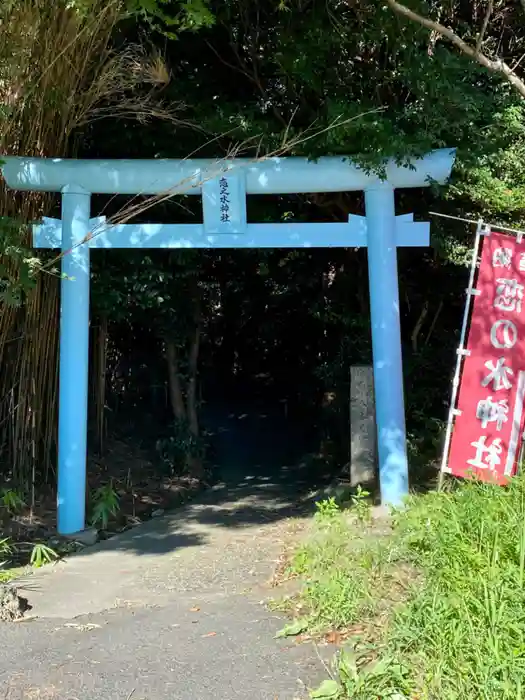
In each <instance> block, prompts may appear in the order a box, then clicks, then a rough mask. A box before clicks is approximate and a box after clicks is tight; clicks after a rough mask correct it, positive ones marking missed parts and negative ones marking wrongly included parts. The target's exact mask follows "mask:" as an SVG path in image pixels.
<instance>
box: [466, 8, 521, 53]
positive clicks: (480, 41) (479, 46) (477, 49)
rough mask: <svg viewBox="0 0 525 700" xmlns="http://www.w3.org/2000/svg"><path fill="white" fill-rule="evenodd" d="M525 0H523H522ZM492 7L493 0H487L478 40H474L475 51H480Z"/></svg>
mask: <svg viewBox="0 0 525 700" xmlns="http://www.w3.org/2000/svg"><path fill="white" fill-rule="evenodd" d="M523 1H524V2H525V0H523ZM493 9H494V0H489V2H488V5H487V11H486V12H485V17H484V18H483V24H482V25H481V30H480V32H479V34H478V40H477V41H476V53H479V52H480V51H481V45H482V43H483V39H484V37H485V32H486V31H487V27H488V26H489V20H490V17H491V15H492V10H493Z"/></svg>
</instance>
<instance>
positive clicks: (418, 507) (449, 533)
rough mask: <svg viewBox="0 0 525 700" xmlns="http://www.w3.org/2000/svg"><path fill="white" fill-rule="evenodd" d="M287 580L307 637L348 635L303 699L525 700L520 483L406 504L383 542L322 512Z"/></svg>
mask: <svg viewBox="0 0 525 700" xmlns="http://www.w3.org/2000/svg"><path fill="white" fill-rule="evenodd" d="M292 569H293V570H294V572H295V573H297V574H299V575H300V576H301V577H302V578H303V580H304V583H305V586H304V590H303V592H302V594H301V597H300V600H299V601H296V602H297V605H298V608H297V609H298V615H299V614H300V615H301V618H305V619H306V620H307V623H308V627H309V629H310V631H311V632H313V633H320V632H322V631H328V630H331V631H333V630H339V631H343V632H345V633H347V634H348V642H347V645H346V651H345V652H344V653H342V655H341V656H340V658H339V661H338V665H337V668H336V669H335V670H334V677H333V679H332V680H331V681H330V683H328V684H325V690H324V691H323V692H324V694H320V695H319V694H317V695H315V694H312V697H319V698H352V699H353V700H373V699H374V698H389V699H391V700H394V698H396V700H399V699H401V698H409V699H410V700H415V699H416V698H417V699H418V700H456V698H457V699H461V700H506V699H508V700H511V699H512V700H525V588H524V583H525V478H523V477H520V478H516V479H514V480H513V482H512V484H511V485H510V486H509V487H508V488H501V487H498V486H494V485H486V484H479V483H472V482H465V483H463V484H461V485H460V486H459V487H457V488H456V489H455V490H453V491H450V492H441V493H431V494H427V495H425V496H417V497H413V498H412V499H411V500H410V501H409V503H408V506H407V508H406V509H405V510H403V511H402V512H397V513H396V514H394V518H393V527H392V531H391V532H390V533H389V534H387V535H386V536H385V534H384V533H381V534H378V533H377V532H375V531H374V528H373V527H365V525H364V522H363V513H362V509H361V513H360V522H356V519H355V517H352V515H351V512H346V513H345V512H337V508H334V507H326V504H325V506H321V507H320V508H319V512H318V515H317V523H316V527H315V532H314V533H313V535H312V536H311V538H310V539H309V540H308V541H307V542H306V543H305V544H304V545H303V546H302V547H301V549H300V550H299V551H298V552H297V553H296V554H295V557H294V560H293V563H292Z"/></svg>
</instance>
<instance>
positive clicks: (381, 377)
mask: <svg viewBox="0 0 525 700" xmlns="http://www.w3.org/2000/svg"><path fill="white" fill-rule="evenodd" d="M3 162H4V165H3V166H2V171H3V175H4V178H5V181H6V183H7V185H8V186H9V187H11V188H13V189H18V190H33V191H41V192H60V193H61V194H62V219H61V220H58V219H44V220H43V222H42V224H39V225H36V226H35V227H34V229H33V244H34V247H35V248H61V250H62V251H63V252H64V253H65V255H64V256H63V257H62V272H63V273H64V278H63V279H62V282H61V311H60V386H59V426H58V498H57V504H58V530H59V532H60V533H62V534H64V535H70V534H74V533H76V532H80V531H81V530H83V529H84V527H85V501H86V498H85V497H86V453H87V403H88V366H89V359H88V357H89V355H88V350H89V283H90V266H89V258H90V249H91V248H316V247H343V248H357V247H366V248H367V249H368V273H369V282H370V310H371V323H372V349H373V366H374V384H375V401H376V422H377V435H378V454H379V479H380V487H381V500H382V502H383V503H384V504H387V505H399V504H400V503H401V502H402V500H403V498H404V497H405V496H406V494H407V493H408V463H407V451H406V432H405V411H404V399H403V368H402V357H401V335H400V322H399V290H398V275H397V247H398V246H427V245H429V228H430V227H429V224H428V223H415V222H414V221H413V216H412V215H411V214H406V215H402V216H396V214H395V205H394V189H395V188H409V187H425V186H427V185H429V184H430V181H431V180H433V181H436V182H439V183H444V182H445V181H446V180H447V179H448V177H449V175H450V172H451V169H452V165H453V162H454V151H453V150H449V149H442V150H438V151H433V152H432V153H429V154H428V155H426V156H425V157H424V158H421V159H419V160H417V161H414V162H413V163H411V164H410V166H405V167H402V166H399V165H397V164H396V163H395V162H393V161H388V162H387V164H386V177H385V179H380V178H379V177H378V176H376V175H375V174H373V173H368V172H366V171H365V170H363V169H362V168H360V167H359V166H357V165H355V164H353V163H352V161H351V160H349V159H347V158H342V157H326V158H320V159H318V160H317V161H310V160H308V159H306V158H280V157H271V158H266V159H261V160H256V161H254V160H249V159H233V160H225V161H213V160H205V159H194V160H191V159H188V160H65V159H53V158H47V159H46V158H24V157H5V158H3ZM349 190H364V192H365V206H366V216H365V217H361V216H350V217H349V220H348V222H341V223H314V224H307V223H275V224H274V223H270V224H249V223H247V220H246V195H247V194H288V193H293V194H299V193H312V192H344V191H349ZM92 193H100V194H129V195H135V194H141V195H157V194H162V193H166V194H169V195H172V194H173V195H176V194H195V195H199V194H200V195H202V209H203V223H202V224H167V225H166V224H123V225H112V224H110V223H106V221H105V218H104V217H99V218H91V207H90V201H91V194H92Z"/></svg>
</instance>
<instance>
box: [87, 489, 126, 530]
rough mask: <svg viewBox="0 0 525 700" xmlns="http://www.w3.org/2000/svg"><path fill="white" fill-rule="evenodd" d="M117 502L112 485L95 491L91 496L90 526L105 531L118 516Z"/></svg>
mask: <svg viewBox="0 0 525 700" xmlns="http://www.w3.org/2000/svg"><path fill="white" fill-rule="evenodd" d="M119 500H120V499H119V495H118V493H117V492H116V491H115V489H114V488H113V484H112V483H109V484H105V485H104V486H100V487H99V488H98V489H96V490H95V491H94V492H93V493H92V495H91V517H90V522H91V524H92V525H93V526H96V527H100V528H101V529H102V530H106V529H107V527H108V525H109V522H110V520H111V519H112V518H114V517H116V516H117V515H118V512H119V509H120V503H119Z"/></svg>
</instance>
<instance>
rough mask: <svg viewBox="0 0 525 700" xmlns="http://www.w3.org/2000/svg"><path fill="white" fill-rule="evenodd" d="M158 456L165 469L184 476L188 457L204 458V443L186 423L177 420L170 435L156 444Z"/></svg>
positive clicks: (172, 473) (172, 425)
mask: <svg viewBox="0 0 525 700" xmlns="http://www.w3.org/2000/svg"><path fill="white" fill-rule="evenodd" d="M155 448H156V451H157V454H158V456H159V458H160V460H161V463H162V464H163V466H164V468H165V469H166V470H167V471H168V472H169V473H170V474H171V475H175V474H182V473H183V472H184V470H185V468H186V464H187V459H188V457H198V458H202V457H203V454H204V443H203V441H202V439H201V438H200V437H196V436H195V435H193V433H192V432H191V430H190V428H189V425H188V423H187V422H186V421H183V420H176V421H173V423H172V424H171V431H170V434H169V435H168V436H166V437H162V438H159V439H158V440H157V442H156V443H155Z"/></svg>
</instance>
